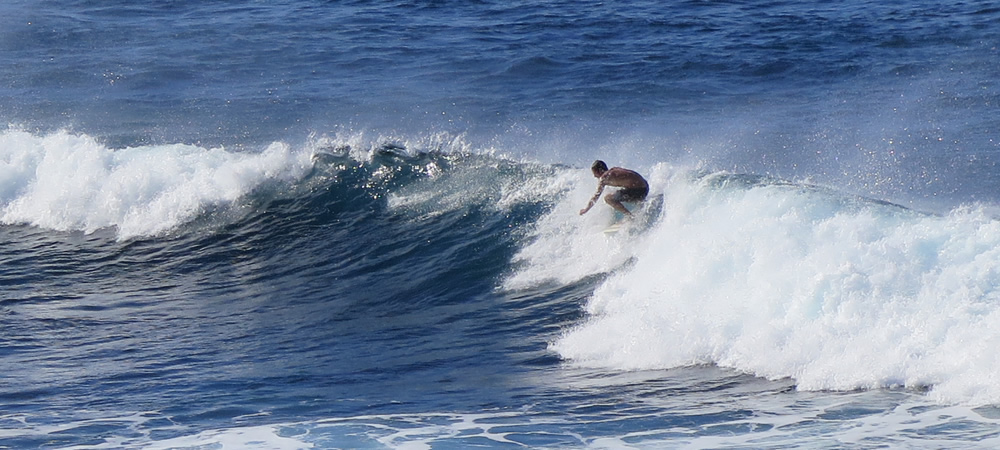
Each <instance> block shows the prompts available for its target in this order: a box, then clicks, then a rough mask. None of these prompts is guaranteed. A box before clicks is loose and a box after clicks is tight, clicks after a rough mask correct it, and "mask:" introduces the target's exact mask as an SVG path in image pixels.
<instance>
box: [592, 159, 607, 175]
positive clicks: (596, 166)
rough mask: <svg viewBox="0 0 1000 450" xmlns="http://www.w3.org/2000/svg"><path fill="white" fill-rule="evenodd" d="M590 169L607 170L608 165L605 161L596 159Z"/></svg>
mask: <svg viewBox="0 0 1000 450" xmlns="http://www.w3.org/2000/svg"><path fill="white" fill-rule="evenodd" d="M590 170H600V171H601V172H607V171H608V165H607V164H605V163H604V161H601V160H599V159H598V160H597V161H594V164H593V165H591V166H590Z"/></svg>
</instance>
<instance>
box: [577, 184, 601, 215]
mask: <svg viewBox="0 0 1000 450" xmlns="http://www.w3.org/2000/svg"><path fill="white" fill-rule="evenodd" d="M601 192H604V179H601V182H600V183H598V184H597V193H596V194H594V196H593V197H592V198H591V199H590V203H587V207H586V208H583V209H581V210H580V215H581V216H582V215H584V214H587V211H590V208H593V207H594V204H595V203H597V199H599V198H601Z"/></svg>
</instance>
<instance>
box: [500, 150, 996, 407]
mask: <svg viewBox="0 0 1000 450" xmlns="http://www.w3.org/2000/svg"><path fill="white" fill-rule="evenodd" d="M581 172H585V171H581ZM668 172H669V171H668V170H666V169H665V168H663V167H657V168H654V170H652V171H651V175H652V176H651V181H653V182H652V183H651V184H652V185H653V186H662V187H663V188H662V189H664V193H665V194H666V201H665V207H664V211H665V212H664V216H663V218H662V220H660V221H659V222H658V223H657V224H656V225H655V227H654V228H653V229H651V230H649V231H648V232H647V233H645V234H644V235H641V236H639V237H636V238H634V239H630V240H610V239H602V238H601V237H600V236H599V224H600V223H601V222H603V221H605V220H607V218H605V217H600V216H599V215H597V216H594V217H586V216H585V217H583V218H580V217H575V216H574V215H573V214H571V213H572V212H573V209H574V208H578V207H579V206H580V205H581V204H582V203H585V201H586V196H587V195H588V194H589V191H590V189H588V188H589V186H586V184H592V182H591V183H582V181H583V179H581V187H580V188H579V189H577V191H574V192H573V193H572V194H570V195H568V196H567V197H568V198H567V199H565V200H564V201H562V202H561V203H560V204H559V205H557V206H556V208H555V210H554V211H553V212H552V214H550V215H549V216H547V217H545V218H543V219H542V220H541V221H540V222H539V224H538V230H537V231H536V232H535V238H536V240H535V241H534V242H532V243H530V244H528V245H527V246H526V247H525V248H524V249H523V250H522V251H521V253H520V254H519V258H520V259H521V261H522V263H524V267H522V268H521V269H520V270H519V273H517V274H515V275H514V276H512V277H511V279H509V280H508V281H507V283H506V287H509V288H518V287H524V286H528V285H531V284H532V283H541V282H544V281H545V280H547V279H551V280H556V281H558V282H563V283H564V282H569V281H574V280H578V279H581V278H583V277H585V276H588V275H592V274H596V273H607V272H610V271H613V270H614V272H613V274H612V275H610V276H609V277H608V278H607V279H606V280H605V281H604V282H603V283H602V284H601V285H600V286H599V287H598V288H597V289H596V291H595V292H594V295H593V297H592V298H591V299H590V301H589V302H588V304H587V311H588V313H589V318H588V319H587V320H586V321H585V322H584V323H582V324H580V325H579V326H578V327H576V328H574V329H572V330H568V331H567V332H566V333H565V335H564V336H562V337H561V338H559V339H558V340H557V341H556V342H554V343H553V345H552V348H553V349H554V350H556V351H557V352H559V353H560V354H561V355H562V356H563V357H565V358H567V359H569V360H572V361H574V362H576V363H578V364H582V365H586V366H595V367H607V368H614V369H623V370H632V369H656V368H668V367H677V366H684V365H691V364H702V363H710V364H717V365H719V366H722V367H728V368H733V369H736V370H739V371H743V372H747V373H751V374H755V375H758V376H762V377H767V378H771V379H780V378H786V377H791V378H793V379H795V380H796V382H797V385H798V387H799V388H800V389H805V390H828V389H832V390H851V389H858V388H877V387H885V386H916V387H924V386H931V387H932V389H931V391H930V394H929V395H930V396H931V397H932V398H935V399H937V400H940V401H943V402H960V403H968V404H987V403H996V402H1000V356H997V355H996V352H994V351H993V349H995V348H997V346H998V345H1000V222H998V221H997V220H994V219H993V218H992V217H990V216H989V215H987V214H986V213H984V212H983V210H982V209H978V208H961V209H957V210H955V211H953V212H952V213H950V214H948V215H945V216H932V215H924V214H919V213H916V212H913V211H907V210H903V209H901V208H898V207H894V206H891V205H879V204H875V203H870V202H860V201H857V200H856V199H851V198H848V197H839V196H836V195H833V194H831V193H829V192H826V191H823V190H817V189H811V188H808V187H803V186H793V185H774V184H772V185H761V186H757V187H753V188H747V189H728V188H721V189H720V188H718V187H709V186H717V185H718V180H720V179H724V178H716V179H714V180H713V178H712V177H709V178H706V179H700V180H698V181H694V182H691V181H686V180H683V178H682V177H670V176H669V175H668ZM581 200H582V201H581ZM604 209H607V208H604ZM599 214H600V213H599ZM630 259H631V261H633V263H631V264H628V265H623V263H624V262H625V261H627V260H630Z"/></svg>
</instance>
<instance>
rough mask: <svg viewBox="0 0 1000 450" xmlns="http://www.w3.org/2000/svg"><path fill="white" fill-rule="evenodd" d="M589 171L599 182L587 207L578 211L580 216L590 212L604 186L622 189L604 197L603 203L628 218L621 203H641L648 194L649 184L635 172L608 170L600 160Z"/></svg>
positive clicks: (618, 169)
mask: <svg viewBox="0 0 1000 450" xmlns="http://www.w3.org/2000/svg"><path fill="white" fill-rule="evenodd" d="M590 171H591V172H593V173H594V177H596V178H597V179H598V180H600V181H598V183H597V193H596V194H594V197H593V198H591V199H590V203H588V204H587V207H586V208H583V209H581V210H580V215H581V216H582V215H584V214H586V213H587V211H590V208H592V207H593V206H594V203H597V199H598V198H600V197H601V192H604V187H605V186H614V187H620V188H622V189H619V190H618V191H617V192H614V193H611V194H608V195H605V196H604V201H605V202H607V203H608V204H609V205H611V207H612V208H614V209H615V210H616V211H618V212H620V213H622V214H625V216H626V217H629V218H631V217H632V213H631V212H630V211H629V210H628V208H626V207H625V205H622V202H641V201H643V200H645V199H646V194H648V193H649V183H646V179H645V178H643V177H642V175H639V174H638V173H636V172H635V171H632V170H628V169H623V168H621V167H612V168H610V169H608V165H607V164H605V163H604V161H601V160H597V161H594V164H593V165H592V166H590Z"/></svg>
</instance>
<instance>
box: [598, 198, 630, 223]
mask: <svg viewBox="0 0 1000 450" xmlns="http://www.w3.org/2000/svg"><path fill="white" fill-rule="evenodd" d="M604 202H605V203H607V204H609V205H611V207H612V208H614V209H615V211H618V212H620V213H622V214H625V217H628V218H631V217H632V212H631V211H629V210H628V208H626V207H625V205H623V204H622V202H621V201H620V200H618V193H617V192H616V193H614V194H608V195H605V196H604Z"/></svg>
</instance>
